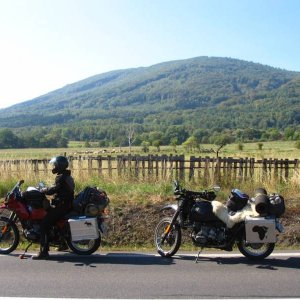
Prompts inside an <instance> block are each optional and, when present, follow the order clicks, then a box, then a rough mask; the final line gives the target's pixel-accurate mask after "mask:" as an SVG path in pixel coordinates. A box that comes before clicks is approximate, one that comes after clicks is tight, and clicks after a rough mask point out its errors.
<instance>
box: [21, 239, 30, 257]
mask: <svg viewBox="0 0 300 300" xmlns="http://www.w3.org/2000/svg"><path fill="white" fill-rule="evenodd" d="M31 245H32V243H30V244H29V245H28V246H27V247H26V249H25V251H24V253H23V254H21V255H20V256H19V258H20V259H23V258H24V257H25V254H26V252H27V251H28V249H29V247H30V246H31Z"/></svg>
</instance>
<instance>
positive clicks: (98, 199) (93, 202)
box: [73, 186, 109, 216]
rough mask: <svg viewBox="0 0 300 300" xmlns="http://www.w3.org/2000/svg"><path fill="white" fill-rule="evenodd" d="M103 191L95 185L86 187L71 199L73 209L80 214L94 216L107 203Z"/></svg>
mask: <svg viewBox="0 0 300 300" xmlns="http://www.w3.org/2000/svg"><path fill="white" fill-rule="evenodd" d="M108 203H109V198H108V197H107V194H106V192H105V191H103V190H101V189H98V188H96V187H89V186H88V187H86V188H85V189H84V190H82V191H81V192H79V193H78V195H77V196H76V197H75V199H74V201H73V209H74V210H75V211H76V212H78V213H79V214H81V215H87V216H96V215H98V214H100V213H101V212H102V211H103V209H104V208H105V207H106V206H107V205H108Z"/></svg>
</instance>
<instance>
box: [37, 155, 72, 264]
mask: <svg viewBox="0 0 300 300" xmlns="http://www.w3.org/2000/svg"><path fill="white" fill-rule="evenodd" d="M49 163H50V165H52V166H53V169H52V173H53V174H57V175H56V177H55V183H54V184H53V185H52V186H51V187H48V188H43V189H42V190H41V192H42V193H45V194H46V195H53V196H54V198H53V200H52V205H53V206H54V207H52V206H51V207H50V208H49V209H48V211H47V215H46V216H45V218H44V219H43V221H42V223H41V241H40V243H41V245H40V252H39V253H38V255H37V256H33V257H32V259H47V258H49V240H48V238H49V237H48V233H49V230H50V228H51V226H52V225H54V224H55V223H56V222H57V221H58V220H59V219H60V218H62V217H63V216H64V215H66V214H67V213H69V212H70V211H71V209H72V202H73V200H74V190H75V184H74V179H73V177H72V176H71V171H70V170H67V168H68V166H69V162H68V159H67V158H66V157H65V156H56V157H54V158H52V159H51V160H50V162H49Z"/></svg>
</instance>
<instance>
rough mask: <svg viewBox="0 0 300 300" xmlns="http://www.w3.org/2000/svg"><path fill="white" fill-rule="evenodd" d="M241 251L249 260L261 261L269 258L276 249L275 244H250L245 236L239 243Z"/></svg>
mask: <svg viewBox="0 0 300 300" xmlns="http://www.w3.org/2000/svg"><path fill="white" fill-rule="evenodd" d="M237 246H238V249H239V251H240V252H241V253H242V254H243V255H244V256H245V257H247V258H249V259H252V260H260V259H264V258H266V257H268V256H269V255H270V254H271V253H272V252H273V250H274V248H275V243H248V242H246V239H245V236H244V237H243V238H242V239H241V241H239V242H238V243H237Z"/></svg>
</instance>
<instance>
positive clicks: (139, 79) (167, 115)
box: [0, 57, 300, 144]
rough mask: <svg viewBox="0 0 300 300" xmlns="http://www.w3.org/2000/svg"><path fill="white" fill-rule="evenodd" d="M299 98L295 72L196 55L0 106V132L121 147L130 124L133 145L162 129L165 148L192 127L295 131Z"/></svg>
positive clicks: (299, 116) (214, 130)
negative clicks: (48, 134)
mask: <svg viewBox="0 0 300 300" xmlns="http://www.w3.org/2000/svg"><path fill="white" fill-rule="evenodd" d="M16 88H17V87H16ZM299 100H300V73H297V72H291V71H286V70H281V69H277V68H273V67H270V66H265V65H261V64H257V63H252V62H247V61H241V60H237V59H231V58H217V57H197V58H192V59H186V60H180V61H171V62H164V63H160V64H157V65H153V66H150V67H141V68H134V69H126V70H117V71H112V72H108V73H104V74H100V75H96V76H93V77H90V78H87V79H84V80H81V81H79V82H76V83H73V84H70V85H67V86H65V87H63V88H61V89H58V90H55V91H53V92H50V93H48V94H46V95H43V96H40V97H38V98H35V99H33V100H30V101H26V102H23V103H20V104H17V105H14V106H12V107H10V108H6V109H1V110H0V127H5V128H14V131H15V132H16V133H18V134H24V133H22V130H21V128H24V127H26V126H28V127H30V128H31V131H32V130H33V131H34V130H36V131H38V130H39V129H38V128H40V127H41V126H43V127H44V128H46V129H44V130H46V131H47V130H48V131H49V130H50V128H53V127H55V128H56V130H61V131H62V130H63V134H64V136H65V137H66V138H67V139H81V140H99V141H104V140H105V141H110V142H115V143H117V144H123V143H124V142H125V141H124V138H125V137H126V132H125V131H126V128H127V127H128V126H129V125H130V126H134V127H135V133H136V137H138V136H139V138H138V139H137V141H141V140H145V139H146V140H147V139H149V134H150V133H153V132H162V133H163V134H164V135H165V134H167V136H164V137H161V139H162V141H163V143H167V142H170V140H171V139H172V138H174V136H176V137H177V138H179V140H180V139H184V138H186V137H188V136H191V135H193V134H194V132H195V131H199V130H200V131H202V134H203V135H205V134H206V135H208V134H209V135H212V134H213V133H220V132H224V131H227V132H228V131H231V133H232V134H237V131H238V132H239V134H240V135H241V131H242V132H244V131H245V130H249V128H251V129H253V130H254V131H259V130H262V131H264V132H266V131H268V130H269V129H275V130H277V131H283V130H284V129H285V128H287V127H291V128H296V129H297V126H298V125H299V121H300V112H299V106H300V105H299V103H300V102H299ZM35 127H37V128H35ZM52 130H53V129H52ZM172 132H173V133H174V134H173V133H172ZM124 134H125V137H124ZM147 134H148V136H147ZM173 135H174V136H173ZM179 136H180V137H179ZM122 139H123V140H122ZM137 143H138V142H137Z"/></svg>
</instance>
